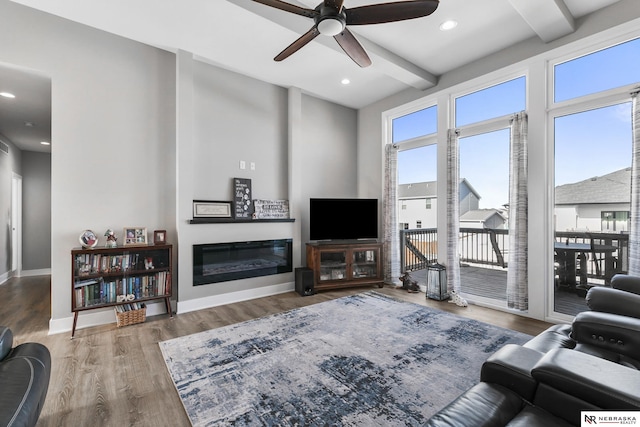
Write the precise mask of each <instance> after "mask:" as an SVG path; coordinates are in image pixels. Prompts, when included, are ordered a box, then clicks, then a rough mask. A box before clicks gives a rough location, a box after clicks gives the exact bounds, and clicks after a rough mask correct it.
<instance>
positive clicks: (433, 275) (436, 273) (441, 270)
mask: <svg viewBox="0 0 640 427" xmlns="http://www.w3.org/2000/svg"><path fill="white" fill-rule="evenodd" d="M427 298H430V299H435V300H438V301H442V300H446V299H449V293H448V292H447V269H446V267H445V266H444V265H441V264H438V263H435V264H431V265H429V267H427Z"/></svg>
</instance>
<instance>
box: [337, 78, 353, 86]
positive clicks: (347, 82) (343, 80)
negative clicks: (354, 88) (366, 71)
mask: <svg viewBox="0 0 640 427" xmlns="http://www.w3.org/2000/svg"><path fill="white" fill-rule="evenodd" d="M340 83H342V84H343V85H348V84H349V83H351V80H349V79H342V81H340Z"/></svg>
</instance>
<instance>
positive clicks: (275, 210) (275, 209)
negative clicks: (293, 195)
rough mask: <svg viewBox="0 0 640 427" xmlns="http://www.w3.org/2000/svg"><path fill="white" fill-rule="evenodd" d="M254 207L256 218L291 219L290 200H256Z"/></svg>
mask: <svg viewBox="0 0 640 427" xmlns="http://www.w3.org/2000/svg"><path fill="white" fill-rule="evenodd" d="M253 208H254V212H255V213H254V215H253V217H254V218H256V219H289V201H288V200H254V201H253Z"/></svg>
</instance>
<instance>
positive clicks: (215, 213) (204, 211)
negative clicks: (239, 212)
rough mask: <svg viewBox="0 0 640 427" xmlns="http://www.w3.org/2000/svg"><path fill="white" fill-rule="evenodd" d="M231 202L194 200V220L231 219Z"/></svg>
mask: <svg viewBox="0 0 640 427" xmlns="http://www.w3.org/2000/svg"><path fill="white" fill-rule="evenodd" d="M231 212H232V209H231V202H221V201H212V200H194V201H193V217H194V218H231Z"/></svg>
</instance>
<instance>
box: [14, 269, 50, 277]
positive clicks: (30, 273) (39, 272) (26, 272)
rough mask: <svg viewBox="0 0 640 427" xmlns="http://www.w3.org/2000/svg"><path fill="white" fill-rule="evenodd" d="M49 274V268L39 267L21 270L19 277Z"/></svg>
mask: <svg viewBox="0 0 640 427" xmlns="http://www.w3.org/2000/svg"><path fill="white" fill-rule="evenodd" d="M50 275H51V269H50V268H41V269H39V270H22V271H21V272H20V277H32V276H50Z"/></svg>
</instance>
